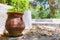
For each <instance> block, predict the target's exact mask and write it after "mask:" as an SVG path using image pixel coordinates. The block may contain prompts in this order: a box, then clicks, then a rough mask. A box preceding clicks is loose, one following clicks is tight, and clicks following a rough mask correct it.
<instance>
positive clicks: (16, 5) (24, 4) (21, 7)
mask: <svg viewBox="0 0 60 40" xmlns="http://www.w3.org/2000/svg"><path fill="white" fill-rule="evenodd" d="M10 5H11V6H13V9H9V10H8V11H9V12H24V11H25V10H26V9H28V8H29V0H11V2H10Z"/></svg>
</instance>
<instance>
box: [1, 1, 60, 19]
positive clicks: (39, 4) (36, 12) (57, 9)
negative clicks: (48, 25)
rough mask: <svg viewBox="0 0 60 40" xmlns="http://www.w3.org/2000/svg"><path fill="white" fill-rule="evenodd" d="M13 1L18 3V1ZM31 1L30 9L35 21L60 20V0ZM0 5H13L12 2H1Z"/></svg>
mask: <svg viewBox="0 0 60 40" xmlns="http://www.w3.org/2000/svg"><path fill="white" fill-rule="evenodd" d="M13 1H15V2H16V0H13ZM18 1H19V0H18ZM23 1H24V0H23ZM29 1H30V4H29V9H30V10H31V12H32V18H33V19H45V18H60V0H29ZM27 2H28V0H27ZM0 3H3V4H7V5H12V2H11V0H0ZM27 6H28V5H27Z"/></svg>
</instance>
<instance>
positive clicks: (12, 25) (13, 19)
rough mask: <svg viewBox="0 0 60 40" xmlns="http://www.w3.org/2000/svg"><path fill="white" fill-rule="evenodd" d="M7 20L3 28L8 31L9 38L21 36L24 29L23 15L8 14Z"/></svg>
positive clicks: (16, 13)
mask: <svg viewBox="0 0 60 40" xmlns="http://www.w3.org/2000/svg"><path fill="white" fill-rule="evenodd" d="M7 15H8V18H7V20H6V25H5V28H6V30H7V31H8V33H9V35H10V36H18V35H21V33H22V31H23V30H24V28H25V24H24V21H23V13H18V12H8V13H7Z"/></svg>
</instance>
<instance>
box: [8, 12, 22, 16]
mask: <svg viewBox="0 0 60 40" xmlns="http://www.w3.org/2000/svg"><path fill="white" fill-rule="evenodd" d="M7 14H19V15H23V13H22V12H7Z"/></svg>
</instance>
